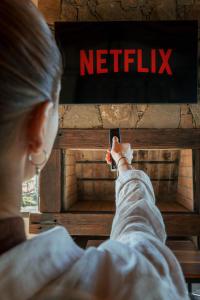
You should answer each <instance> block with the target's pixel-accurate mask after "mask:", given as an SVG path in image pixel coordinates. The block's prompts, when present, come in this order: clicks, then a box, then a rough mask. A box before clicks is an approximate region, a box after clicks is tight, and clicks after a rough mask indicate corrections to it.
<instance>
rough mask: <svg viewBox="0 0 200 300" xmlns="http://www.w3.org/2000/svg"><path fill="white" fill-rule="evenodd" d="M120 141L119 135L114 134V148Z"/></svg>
mask: <svg viewBox="0 0 200 300" xmlns="http://www.w3.org/2000/svg"><path fill="white" fill-rule="evenodd" d="M118 143H119V139H118V137H117V136H114V137H113V139H112V148H113V149H114V148H115V146H116V145H117V144H118Z"/></svg>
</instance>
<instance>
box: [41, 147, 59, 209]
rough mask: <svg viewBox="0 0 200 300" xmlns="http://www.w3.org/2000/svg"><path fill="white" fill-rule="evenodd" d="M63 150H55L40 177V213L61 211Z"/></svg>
mask: <svg viewBox="0 0 200 300" xmlns="http://www.w3.org/2000/svg"><path fill="white" fill-rule="evenodd" d="M61 188H62V187H61V150H53V151H52V153H51V156H50V158H49V160H48V162H47V164H46V166H45V167H44V169H43V170H42V172H41V175H40V212H44V213H45V212H60V211H61V199H62V192H61Z"/></svg>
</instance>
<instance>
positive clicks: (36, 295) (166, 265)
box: [0, 170, 189, 300]
mask: <svg viewBox="0 0 200 300" xmlns="http://www.w3.org/2000/svg"><path fill="white" fill-rule="evenodd" d="M165 241H166V232H165V226H164V223H163V219H162V216H161V213H160V211H159V210H158V208H157V207H156V205H155V197H154V192H153V188H152V184H151V182H150V179H149V177H148V176H147V175H146V174H145V173H144V172H143V171H139V170H128V171H126V172H124V173H123V174H121V175H120V176H119V177H118V179H117V180H116V214H115V217H114V220H113V224H112V231H111V235H110V239H109V240H107V241H105V242H104V243H103V244H101V245H100V246H99V247H97V248H95V247H90V248H88V249H87V250H83V249H81V248H80V247H78V246H77V245H76V244H75V242H74V241H73V240H72V238H71V237H70V235H69V234H68V232H67V231H66V230H65V229H64V228H63V227H61V226H58V227H56V228H54V229H52V230H49V231H47V232H45V233H42V234H39V235H38V236H37V237H35V238H33V239H31V240H27V241H25V242H24V243H22V244H20V245H18V246H16V247H15V248H13V249H11V250H10V251H8V252H6V253H5V254H3V255H2V256H0V299H2V300H7V299H9V300H25V299H32V300H51V299H55V300H59V299H70V300H72V299H73V300H75V299H76V300H77V299H82V300H83V299H88V300H89V299H99V300H100V299H101V300H108V299H109V300H110V299H113V300H122V299H123V300H129V299H132V300H137V299H138V300H145V299H147V300H162V299H164V300H178V299H180V300H185V299H189V296H188V292H187V288H186V284H185V280H184V277H183V273H182V270H181V268H180V265H179V263H178V261H177V259H176V258H175V256H174V255H173V253H172V251H171V250H170V249H169V248H168V247H167V246H165Z"/></svg>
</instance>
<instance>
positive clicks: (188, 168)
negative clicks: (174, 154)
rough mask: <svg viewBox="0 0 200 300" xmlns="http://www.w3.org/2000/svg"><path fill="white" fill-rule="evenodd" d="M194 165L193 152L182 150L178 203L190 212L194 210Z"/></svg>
mask: <svg viewBox="0 0 200 300" xmlns="http://www.w3.org/2000/svg"><path fill="white" fill-rule="evenodd" d="M192 164H193V162H192V150H181V153H180V162H179V177H178V192H177V201H178V202H179V203H181V204H182V205H184V206H185V207H186V208H188V209H190V210H193V178H192V177H193V168H192Z"/></svg>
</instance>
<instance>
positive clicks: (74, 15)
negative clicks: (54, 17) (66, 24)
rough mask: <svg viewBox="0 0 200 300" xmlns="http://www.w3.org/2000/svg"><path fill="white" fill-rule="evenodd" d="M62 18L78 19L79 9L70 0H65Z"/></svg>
mask: <svg viewBox="0 0 200 300" xmlns="http://www.w3.org/2000/svg"><path fill="white" fill-rule="evenodd" d="M60 18H61V20H62V21H77V20H78V9H77V8H76V7H74V6H73V5H72V4H70V3H69V1H63V2H62V7H61V16H60Z"/></svg>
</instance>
